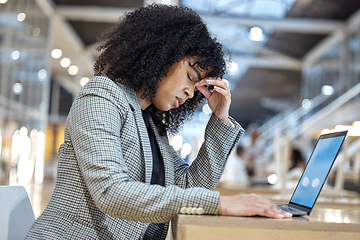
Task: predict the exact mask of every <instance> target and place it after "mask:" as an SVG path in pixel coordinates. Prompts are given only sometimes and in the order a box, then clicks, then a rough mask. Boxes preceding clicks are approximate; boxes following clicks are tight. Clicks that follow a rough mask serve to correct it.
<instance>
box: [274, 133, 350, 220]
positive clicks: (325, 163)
mask: <svg viewBox="0 0 360 240" xmlns="http://www.w3.org/2000/svg"><path fill="white" fill-rule="evenodd" d="M346 134H347V131H342V132H334V133H329V134H323V135H321V136H320V137H319V139H318V140H317V142H316V144H315V147H314V150H313V152H312V153H311V156H310V158H309V160H308V161H307V164H306V167H305V169H304V171H303V173H302V175H301V177H300V180H299V181H298V183H297V186H296V188H295V190H294V192H293V195H292V197H291V199H290V201H289V203H288V204H277V207H278V208H280V209H282V210H284V211H286V212H289V213H291V214H292V215H293V216H303V215H310V212H311V210H312V208H313V207H314V205H315V202H316V200H317V198H318V196H319V194H320V192H321V189H322V187H323V186H324V183H325V180H326V178H327V176H328V175H329V172H330V170H331V167H332V166H333V164H334V162H335V159H336V157H337V155H338V153H339V151H340V148H341V146H342V144H343V142H344V140H345V137H346Z"/></svg>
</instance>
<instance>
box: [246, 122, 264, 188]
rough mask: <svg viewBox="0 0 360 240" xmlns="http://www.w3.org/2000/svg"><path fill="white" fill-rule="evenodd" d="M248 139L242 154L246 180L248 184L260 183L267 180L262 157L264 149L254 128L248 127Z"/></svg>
mask: <svg viewBox="0 0 360 240" xmlns="http://www.w3.org/2000/svg"><path fill="white" fill-rule="evenodd" d="M249 138H250V139H249V142H248V144H247V145H246V147H245V153H244V158H245V161H246V170H247V174H248V178H249V181H250V182H261V181H262V180H264V179H266V178H267V167H268V166H267V164H268V163H267V159H266V158H265V157H264V148H265V147H264V144H263V142H262V141H261V139H259V133H258V130H257V129H256V128H255V127H254V126H250V127H249Z"/></svg>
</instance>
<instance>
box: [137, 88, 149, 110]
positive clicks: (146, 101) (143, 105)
mask: <svg viewBox="0 0 360 240" xmlns="http://www.w3.org/2000/svg"><path fill="white" fill-rule="evenodd" d="M142 94H143V91H137V92H136V96H137V98H138V100H139V103H140V107H141V109H142V110H145V109H146V108H147V107H148V106H150V104H151V100H149V99H148V98H146V99H142V98H141V95H142Z"/></svg>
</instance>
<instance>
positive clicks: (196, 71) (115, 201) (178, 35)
mask: <svg viewBox="0 0 360 240" xmlns="http://www.w3.org/2000/svg"><path fill="white" fill-rule="evenodd" d="M103 40H104V42H103V45H102V46H100V47H99V51H100V56H99V58H98V60H97V62H96V63H95V65H94V70H95V77H94V78H93V79H91V80H90V81H89V83H88V84H87V85H86V86H85V87H84V88H83V89H82V91H81V92H80V93H79V95H78V96H77V98H76V99H75V101H74V103H73V106H72V107H71V110H70V113H69V116H68V118H67V122H66V129H65V139H64V143H63V144H62V145H61V147H60V149H59V164H58V173H57V181H56V186H55V189H54V193H53V195H52V197H51V200H50V202H49V204H48V206H47V207H46V209H45V210H44V213H43V214H42V215H41V216H40V217H39V218H38V219H37V220H36V222H35V223H34V224H33V226H32V228H31V229H30V232H29V234H28V239H164V238H165V237H166V234H167V229H168V222H169V221H170V220H171V219H172V218H173V217H174V216H176V215H177V214H179V213H188V214H224V215H238V216H246V215H256V214H258V215H264V216H269V217H276V218H283V217H286V216H285V215H284V213H283V212H282V211H280V210H278V209H276V207H275V205H274V204H273V203H272V202H270V201H269V200H267V199H263V198H261V197H258V196H256V195H238V196H231V197H224V196H221V197H220V196H219V193H218V192H215V191H213V189H214V187H215V186H216V184H217V183H218V180H219V178H220V176H221V173H222V171H223V167H224V165H225V163H226V159H227V157H228V155H229V154H230V151H231V150H232V148H233V147H234V146H235V144H236V143H237V141H238V140H239V138H240V136H241V135H242V134H243V129H242V128H241V127H240V125H239V124H238V123H236V122H235V121H234V120H233V119H232V118H231V117H229V115H228V112H229V107H230V103H231V94H230V90H229V88H228V86H227V85H226V84H225V82H224V81H222V80H221V78H220V77H221V76H222V75H223V74H224V71H225V62H224V59H223V53H222V50H221V46H220V44H219V43H217V42H216V41H215V40H214V39H212V38H211V37H210V36H209V33H208V31H207V29H206V26H205V25H204V23H203V22H202V21H201V19H200V17H199V16H198V15H197V14H195V13H194V12H193V11H191V10H189V9H185V8H180V7H170V6H163V5H151V6H148V7H144V8H141V9H138V10H136V11H134V12H131V13H128V14H126V15H125V17H124V18H123V19H122V20H121V21H120V22H119V23H118V24H117V26H116V27H115V28H114V29H113V30H111V31H110V32H108V33H106V34H104V35H103ZM205 98H206V100H207V101H208V104H209V106H210V108H211V109H212V111H213V114H212V116H211V118H210V120H209V123H208V125H207V128H206V132H205V142H204V144H203V145H202V147H201V149H200V151H199V154H198V156H197V158H196V159H195V160H194V161H193V163H192V164H191V166H188V165H187V163H186V162H184V161H183V159H181V157H179V155H178V153H177V152H176V151H175V150H174V149H173V148H172V147H171V146H170V145H169V141H168V138H167V135H168V134H172V133H176V132H177V131H178V129H179V127H180V126H181V125H182V123H183V122H184V121H185V120H187V119H189V118H190V117H191V115H192V114H193V112H194V111H195V109H196V107H197V106H198V105H199V103H201V102H202V101H203V100H205ZM264 205H265V207H264Z"/></svg>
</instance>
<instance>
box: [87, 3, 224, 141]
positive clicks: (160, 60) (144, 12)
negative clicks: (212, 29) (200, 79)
mask: <svg viewBox="0 0 360 240" xmlns="http://www.w3.org/2000/svg"><path fill="white" fill-rule="evenodd" d="M100 39H101V40H102V41H103V44H102V45H101V46H99V47H98V48H97V50H98V51H99V52H100V56H99V58H98V59H97V61H96V62H95V64H94V72H95V75H106V76H107V77H109V78H110V79H112V80H113V81H115V82H120V83H126V84H128V85H130V86H132V87H133V88H134V90H135V91H139V90H143V94H142V96H141V97H142V98H143V99H145V98H147V97H150V98H151V97H152V96H154V95H155V94H156V90H157V84H158V82H159V81H160V78H161V77H162V76H166V74H167V72H168V70H169V68H170V67H171V66H172V65H173V64H174V63H175V62H176V61H179V60H180V59H182V58H183V57H185V56H190V57H197V59H198V61H197V62H196V63H195V64H196V65H197V66H198V67H200V68H201V69H204V70H206V71H207V76H209V77H222V76H223V75H224V74H225V71H226V64H225V59H224V53H223V51H222V45H221V44H220V43H218V42H217V41H216V39H215V38H212V37H211V36H210V34H209V32H208V29H207V27H206V25H205V24H204V22H203V21H202V19H201V18H200V16H199V15H198V14H196V13H195V12H194V11H193V10H191V9H189V8H184V7H177V6H169V5H160V4H152V5H149V6H146V7H142V8H139V9H137V10H135V11H133V12H129V13H126V14H125V15H124V17H123V18H122V19H120V21H119V23H118V24H117V25H116V26H115V27H114V28H113V29H112V30H110V31H108V32H105V33H104V34H103V35H102V36H101V38H100ZM204 100H205V97H204V96H203V95H202V94H201V93H200V92H199V91H196V92H195V94H194V97H193V98H191V99H188V100H187V101H186V102H185V103H184V104H182V105H180V107H179V108H177V109H171V110H169V111H160V110H158V109H157V108H155V106H153V105H150V106H149V108H148V109H149V113H150V115H151V117H152V119H153V121H154V123H155V124H156V126H157V127H158V128H159V130H160V134H161V135H166V133H176V132H177V131H178V130H179V127H180V126H181V125H182V124H183V123H184V122H185V121H186V120H189V119H190V118H191V117H192V115H193V113H194V112H195V110H196V108H197V107H198V105H199V104H200V103H203V102H204Z"/></svg>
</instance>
